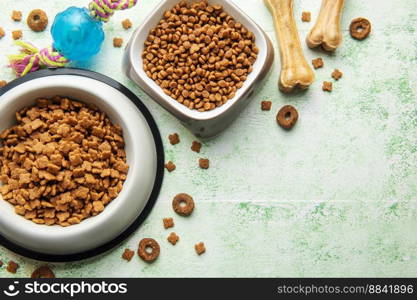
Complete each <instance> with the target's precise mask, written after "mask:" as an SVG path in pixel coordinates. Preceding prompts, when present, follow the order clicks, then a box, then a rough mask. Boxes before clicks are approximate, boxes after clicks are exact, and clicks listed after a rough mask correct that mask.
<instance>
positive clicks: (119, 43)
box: [113, 37, 123, 48]
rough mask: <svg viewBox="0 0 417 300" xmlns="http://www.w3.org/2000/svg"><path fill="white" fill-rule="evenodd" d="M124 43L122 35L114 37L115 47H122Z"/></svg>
mask: <svg viewBox="0 0 417 300" xmlns="http://www.w3.org/2000/svg"><path fill="white" fill-rule="evenodd" d="M122 45H123V39H122V38H120V37H115V38H114V39H113V46H114V47H116V48H120V47H122Z"/></svg>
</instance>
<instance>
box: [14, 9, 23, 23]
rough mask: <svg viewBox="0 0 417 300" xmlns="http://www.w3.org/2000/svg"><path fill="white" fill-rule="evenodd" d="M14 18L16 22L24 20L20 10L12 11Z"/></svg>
mask: <svg viewBox="0 0 417 300" xmlns="http://www.w3.org/2000/svg"><path fill="white" fill-rule="evenodd" d="M12 20H13V21H16V22H20V21H22V12H21V11H20V10H14V11H12Z"/></svg>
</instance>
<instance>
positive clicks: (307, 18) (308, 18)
mask: <svg viewBox="0 0 417 300" xmlns="http://www.w3.org/2000/svg"><path fill="white" fill-rule="evenodd" d="M301 21H303V22H310V21H311V12H309V11H303V13H302V15H301Z"/></svg>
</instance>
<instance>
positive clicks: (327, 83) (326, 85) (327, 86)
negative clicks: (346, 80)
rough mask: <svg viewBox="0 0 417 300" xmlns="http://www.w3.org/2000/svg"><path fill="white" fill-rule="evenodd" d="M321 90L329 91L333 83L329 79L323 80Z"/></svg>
mask: <svg viewBox="0 0 417 300" xmlns="http://www.w3.org/2000/svg"><path fill="white" fill-rule="evenodd" d="M322 88H323V91H325V92H331V91H332V90H333V83H331V82H330V81H323V87H322Z"/></svg>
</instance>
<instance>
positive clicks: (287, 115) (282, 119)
mask: <svg viewBox="0 0 417 300" xmlns="http://www.w3.org/2000/svg"><path fill="white" fill-rule="evenodd" d="M297 121H298V111H297V110H296V109H295V107H294V106H292V105H285V106H283V107H282V108H281V109H280V110H279V112H278V114H277V122H278V125H279V126H281V127H282V128H283V129H286V130H290V129H292V128H293V127H294V125H295V124H296V123H297Z"/></svg>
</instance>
